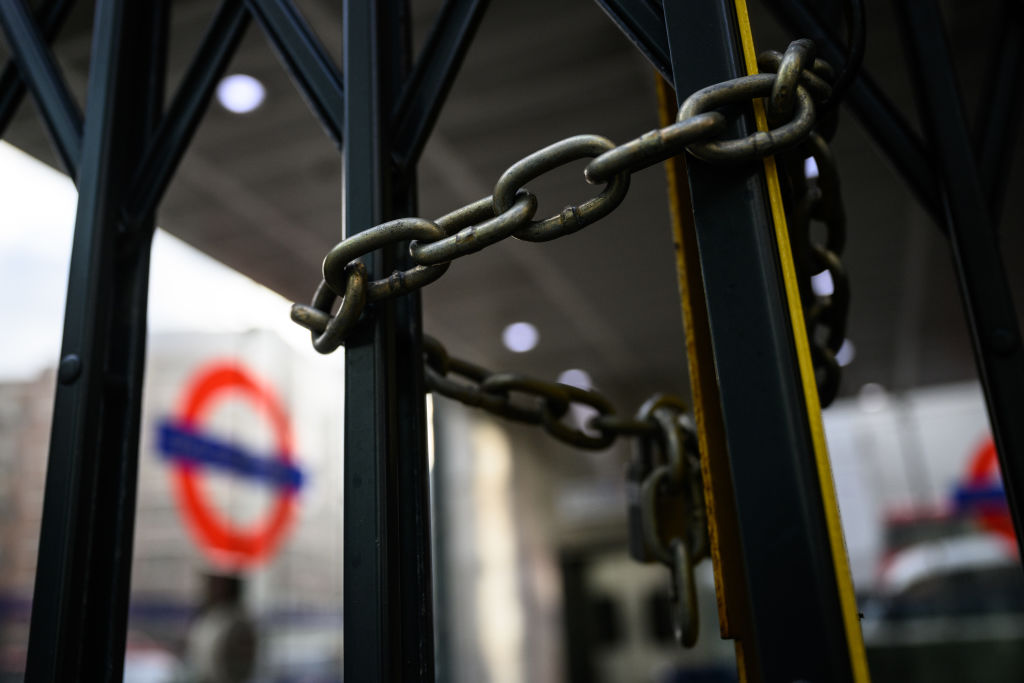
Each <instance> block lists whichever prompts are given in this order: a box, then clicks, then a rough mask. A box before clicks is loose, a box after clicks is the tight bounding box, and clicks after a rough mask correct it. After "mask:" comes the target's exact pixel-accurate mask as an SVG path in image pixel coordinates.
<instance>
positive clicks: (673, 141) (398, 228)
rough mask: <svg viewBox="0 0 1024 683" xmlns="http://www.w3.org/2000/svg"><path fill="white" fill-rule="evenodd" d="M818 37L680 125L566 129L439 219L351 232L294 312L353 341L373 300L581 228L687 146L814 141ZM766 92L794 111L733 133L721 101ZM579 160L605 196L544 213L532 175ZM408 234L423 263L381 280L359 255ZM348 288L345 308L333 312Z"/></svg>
mask: <svg viewBox="0 0 1024 683" xmlns="http://www.w3.org/2000/svg"><path fill="white" fill-rule="evenodd" d="M808 45H811V43H810V41H796V42H794V43H793V44H792V45H790V48H789V49H787V51H786V54H785V55H784V56H779V58H778V63H777V64H774V63H771V62H766V65H768V66H770V67H773V68H774V69H776V70H780V71H781V75H776V74H774V73H762V74H754V75H750V76H743V77H741V78H736V79H733V80H731V81H726V82H725V83H718V84H715V85H712V86H709V87H707V88H704V89H702V90H699V91H697V92H695V93H694V94H692V95H690V97H689V98H687V100H686V101H685V102H683V105H682V106H681V107H680V108H679V114H678V116H677V119H676V123H674V124H672V125H670V126H666V127H664V128H660V129H656V130H652V131H650V132H648V133H646V134H645V135H642V136H641V137H639V138H636V139H635V140H631V141H630V142H627V143H625V144H623V145H620V146H616V145H615V144H614V143H613V142H612V141H610V140H608V139H607V138H603V137H601V136H598V135H577V136H574V137H570V138H566V139H565V140H561V141H559V142H556V143H554V144H553V145H549V146H547V147H545V148H543V149H541V150H538V151H536V152H534V153H533V154H530V155H529V156H527V157H525V158H524V159H522V160H520V161H518V162H516V163H515V164H513V165H512V166H510V167H509V168H508V169H507V170H506V171H505V172H504V173H503V174H502V175H501V177H500V178H499V179H498V182H497V183H496V184H495V186H494V194H492V195H490V196H488V197H483V198H482V199H479V200H477V201H475V202H473V203H471V204H469V205H467V206H463V207H461V208H459V209H457V210H455V211H453V212H451V213H449V214H447V215H445V216H442V217H441V218H438V219H436V220H433V221H430V220H426V219H424V218H399V219H397V220H393V221H388V222H386V223H381V224H380V225H376V226H373V227H371V228H369V229H368V230H365V231H363V232H359V233H357V234H355V235H353V236H351V237H348V238H346V239H344V240H342V241H341V242H340V243H339V244H337V245H336V246H335V247H334V248H333V249H331V251H330V252H329V253H328V254H327V257H326V258H325V259H324V263H323V281H322V282H321V284H320V286H319V287H318V288H317V290H316V294H315V295H314V297H313V301H312V303H311V304H310V305H308V306H307V305H303V304H295V305H294V306H293V307H292V319H293V320H294V321H295V322H297V323H298V324H300V325H302V326H303V327H306V328H307V329H309V330H310V331H311V332H312V336H313V346H314V347H315V348H316V350H317V351H319V352H321V353H330V352H331V351H334V350H335V349H336V348H338V346H341V345H342V344H344V342H345V337H346V335H347V334H348V332H349V331H350V330H351V329H352V327H353V326H354V325H355V324H356V323H357V322H358V321H359V320H360V319H361V317H362V315H363V312H364V310H365V309H366V307H367V306H369V305H371V304H374V303H376V302H379V301H383V300H385V299H390V298H392V297H395V296H399V295H402V294H406V293H408V292H411V291H413V290H416V289H419V288H421V287H423V286H425V285H427V284H429V283H431V282H433V281H434V280H436V279H438V278H439V277H441V276H442V275H444V273H445V271H446V270H447V269H448V266H449V265H450V264H451V262H452V261H453V260H455V259H457V258H460V257H462V256H465V255H467V254H472V253H474V252H477V251H480V250H481V249H483V248H485V247H487V246H490V245H492V244H495V243H496V242H499V241H501V240H503V239H505V238H507V237H510V236H511V237H515V238H517V239H521V240H527V241H531V242H545V241H548V240H553V239H557V238H559V237H563V236H565V235H569V234H572V233H574V232H576V231H578V230H581V229H582V228H584V227H586V226H588V225H590V224H591V223H593V222H595V221H597V220H600V219H601V218H603V217H604V216H607V215H608V214H609V213H611V212H612V211H613V210H614V209H615V208H616V207H617V206H618V205H619V204H620V203H621V202H622V200H623V198H624V197H625V196H626V192H627V190H628V189H629V179H630V175H631V174H632V173H635V172H637V171H640V170H642V169H645V168H647V167H649V166H653V165H654V164H658V163H661V162H663V161H665V160H666V159H668V158H671V157H673V156H676V155H679V154H682V153H683V151H684V150H688V151H689V152H690V153H692V154H694V155H696V156H698V157H701V158H703V159H706V160H708V161H713V162H718V163H738V162H743V161H750V160H754V159H759V158H762V157H765V156H769V155H773V154H779V153H782V152H785V151H786V150H790V149H793V148H795V147H798V146H801V145H804V144H805V143H806V142H807V140H808V137H809V136H810V135H811V130H812V128H814V126H815V123H816V114H815V107H816V102H823V101H826V100H827V99H828V97H829V95H830V93H831V88H830V87H829V85H828V83H827V82H826V80H825V79H824V78H823V77H822V76H821V75H820V73H821V72H822V71H826V70H827V71H830V69H828V66H827V65H826V64H825V63H824V62H822V61H821V60H810V59H809V58H808V57H807V53H808V51H809V50H808V47H807V46H808ZM811 47H812V48H813V45H811ZM769 54H775V55H777V54H778V53H769ZM801 55H803V56H801ZM807 66H809V67H810V68H805V67H807ZM762 97H764V98H771V101H772V102H776V101H778V102H779V103H780V104H779V106H778V107H777V108H776V109H775V110H774V111H778V112H783V111H785V116H777V117H775V118H774V121H773V126H774V127H773V128H772V129H771V130H769V131H758V132H755V133H753V134H751V135H749V136H747V137H744V138H741V139H738V140H730V139H726V138H725V136H726V129H727V126H726V115H725V114H724V113H723V112H721V111H717V110H718V109H720V108H724V109H726V110H727V111H733V112H735V111H737V110H736V108H735V107H732V108H731V110H730V109H729V107H730V106H731V105H736V104H739V103H742V102H747V101H750V100H752V99H756V98H762ZM579 159H591V161H590V163H589V164H588V165H587V167H586V169H585V170H584V178H585V179H586V181H587V182H589V183H591V184H604V188H603V189H602V190H601V192H600V193H598V195H597V196H596V197H592V198H591V199H588V200H586V201H584V202H582V203H580V204H576V205H570V206H568V207H566V208H565V209H563V210H562V211H561V212H560V213H558V214H556V215H554V216H550V217H548V218H545V219H543V220H539V221H538V220H534V214H535V213H536V212H537V198H536V197H535V196H534V195H533V194H531V193H530V192H529V191H528V190H527V189H526V188H525V187H524V186H525V184H526V183H527V182H529V181H532V180H535V179H536V178H538V177H540V176H541V175H543V174H545V173H548V172H550V171H553V170H555V169H557V168H560V167H562V166H564V165H566V164H569V163H571V162H574V161H577V160H579ZM407 241H409V245H408V249H409V254H410V258H411V260H412V262H413V263H414V264H416V265H415V266H414V267H412V268H410V269H408V270H404V271H403V270H396V271H395V272H393V273H392V274H391V275H390V276H388V277H386V278H383V279H380V280H370V279H368V277H367V275H366V271H365V267H363V266H360V260H359V259H361V258H363V257H364V256H366V255H368V254H370V253H371V252H373V251H375V250H377V249H380V248H382V247H388V246H395V245H401V244H404V243H406V242H407ZM339 297H340V298H341V300H342V302H341V307H340V309H339V311H338V313H337V314H336V315H332V314H331V310H332V308H333V306H334V304H335V301H336V299H337V298H339Z"/></svg>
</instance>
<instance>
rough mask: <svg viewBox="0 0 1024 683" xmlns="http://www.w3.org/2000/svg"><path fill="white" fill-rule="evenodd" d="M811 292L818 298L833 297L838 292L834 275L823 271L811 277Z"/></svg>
mask: <svg viewBox="0 0 1024 683" xmlns="http://www.w3.org/2000/svg"><path fill="white" fill-rule="evenodd" d="M811 291H812V292H814V293H815V294H817V295H818V296H832V293H833V292H835V291H836V283H835V282H833V281H832V273H830V272H829V271H827V270H823V271H821V272H820V273H818V274H817V275H812V276H811Z"/></svg>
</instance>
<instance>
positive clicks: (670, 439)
mask: <svg viewBox="0 0 1024 683" xmlns="http://www.w3.org/2000/svg"><path fill="white" fill-rule="evenodd" d="M423 360H424V376H425V378H426V385H427V388H428V389H429V390H430V391H434V392H437V393H439V394H441V395H442V396H447V397H448V398H451V399H454V400H456V401H459V402H460V403H463V404H465V405H469V406H473V407H476V408H482V409H483V410H486V411H487V412H489V413H491V414H493V415H497V416H500V417H503V418H507V419H509V420H514V421H517V422H523V423H526V424H531V425H540V426H542V427H543V428H544V430H545V431H546V432H547V433H548V434H550V435H551V436H553V437H555V438H556V439H558V440H559V441H562V442H563V443H567V444H569V445H571V446H576V447H578V448H589V449H602V448H607V447H608V446H610V445H611V444H612V443H613V442H614V441H615V440H616V439H617V438H619V437H620V436H630V437H634V439H635V444H636V449H635V453H634V457H633V459H632V462H631V463H630V466H629V472H630V474H629V475H628V476H627V481H628V484H629V485H628V486H627V490H628V499H629V520H630V552H631V554H632V555H633V557H634V558H635V559H637V560H638V561H641V562H661V563H663V564H665V565H666V566H667V567H668V568H669V572H670V578H671V585H672V591H671V595H672V622H673V624H674V627H675V634H676V639H677V640H678V641H679V643H680V644H682V645H684V646H686V647H690V646H692V645H693V644H694V643H695V642H696V640H697V632H698V618H697V617H698V615H697V598H696V585H695V583H694V575H693V567H694V565H696V564H697V563H698V562H700V561H701V560H702V559H704V558H705V557H707V555H708V549H709V542H708V527H707V511H706V509H705V506H704V482H703V479H702V476H701V469H700V454H699V452H698V450H697V438H696V434H695V433H694V429H693V426H692V423H691V422H690V421H689V418H688V417H687V415H686V413H687V406H686V404H685V403H684V402H683V400H682V399H680V398H678V397H676V396H669V395H664V394H656V395H654V396H652V397H651V398H650V399H648V400H647V401H646V402H645V403H644V404H643V406H641V407H640V410H639V411H638V412H637V414H636V416H635V417H627V416H624V415H619V414H617V413H616V412H615V409H614V407H613V406H612V403H611V401H609V400H608V399H607V398H605V397H604V396H603V395H602V394H600V393H598V392H597V391H594V390H586V389H580V388H579V387H574V386H572V385H569V384H562V383H560V382H548V381H544V380H540V379H536V378H534V377H528V376H525V375H518V374H513V373H508V372H491V371H489V370H487V369H485V368H482V367H480V366H479V365H475V364H474V363H470V362H469V361H466V360H462V359H460V358H455V357H454V356H451V355H449V353H448V351H447V350H446V349H445V348H444V346H443V345H442V344H441V342H439V341H437V340H436V339H434V338H433V337H430V336H426V335H424V337H423ZM514 396H518V398H513V397H514ZM573 404H577V405H586V406H590V407H591V408H593V409H594V410H596V411H597V414H596V415H595V416H593V417H592V418H590V419H589V420H588V421H587V424H586V426H585V427H584V428H583V429H580V428H577V427H575V426H570V425H568V424H566V422H565V421H564V417H565V416H566V414H568V413H569V409H570V407H571V406H572V405H573Z"/></svg>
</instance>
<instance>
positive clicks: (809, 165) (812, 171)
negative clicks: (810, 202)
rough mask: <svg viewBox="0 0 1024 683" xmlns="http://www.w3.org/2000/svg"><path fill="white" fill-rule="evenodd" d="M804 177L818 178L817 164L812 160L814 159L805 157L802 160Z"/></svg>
mask: <svg viewBox="0 0 1024 683" xmlns="http://www.w3.org/2000/svg"><path fill="white" fill-rule="evenodd" d="M804 177H806V178H817V177H818V162H817V161H815V160H814V157H807V158H806V159H804Z"/></svg>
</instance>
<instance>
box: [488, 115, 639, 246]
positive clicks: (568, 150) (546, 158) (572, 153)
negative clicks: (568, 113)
mask: <svg viewBox="0 0 1024 683" xmlns="http://www.w3.org/2000/svg"><path fill="white" fill-rule="evenodd" d="M614 148H615V143H614V142H612V141H611V140H609V139H608V138H604V137H601V136H600V135H575V136H573V137H571V138H566V139H565V140H560V141H558V142H556V143H554V144H553V145H548V146H547V147H545V148H544V149H541V150H538V151H536V152H534V153H533V154H530V155H529V156H527V157H524V158H523V159H520V160H519V161H517V162H516V163H514V164H512V166H510V167H509V168H508V169H507V170H506V171H505V172H504V173H502V174H501V177H500V178H498V182H497V184H495V186H494V211H495V213H504V212H505V211H507V210H508V209H509V208H510V207H511V206H512V204H513V202H514V201H515V196H516V194H517V193H518V192H519V190H520V189H522V188H523V186H524V185H525V184H526V183H527V182H529V181H531V180H534V179H535V178H537V177H538V176H540V175H542V174H543V173H547V172H548V171H551V170H553V169H556V168H558V167H559V166H563V165H565V164H568V163H570V162H573V161H576V160H577V159H586V158H589V157H597V156H599V155H601V154H603V153H604V152H607V151H608V150H611V149H614ZM628 190H629V175H628V174H626V173H619V174H618V175H615V176H613V177H612V178H611V179H610V180H609V181H608V184H607V185H606V186H605V188H604V189H603V190H602V191H601V193H600V194H598V195H597V196H596V197H593V198H591V199H588V200H587V201H585V202H583V203H582V204H578V205H571V206H567V207H566V208H565V209H563V210H562V211H561V213H558V214H556V215H554V216H551V217H549V218H545V219H544V220H540V221H532V222H531V223H530V224H528V225H527V226H526V227H524V228H520V229H519V230H517V231H516V232H515V233H514V234H515V236H516V237H518V238H519V239H521V240H526V241H528V242H547V241H549V240H553V239H556V238H558V237H562V236H564V235H569V234H572V233H574V232H576V231H577V230H581V229H583V228H585V227H587V226H588V225H590V224H591V223H593V222H594V221H596V220H599V219H601V218H604V217H605V216H607V215H608V214H609V213H611V212H612V211H613V210H614V209H615V207H617V206H618V205H619V204H620V203H622V200H623V199H624V198H625V196H626V192H627V191H628Z"/></svg>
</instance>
